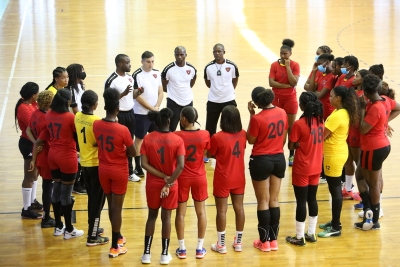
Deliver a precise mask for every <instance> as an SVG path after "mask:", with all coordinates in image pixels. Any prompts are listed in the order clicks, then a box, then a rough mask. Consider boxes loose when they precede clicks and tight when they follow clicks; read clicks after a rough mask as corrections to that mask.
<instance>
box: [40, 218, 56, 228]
mask: <svg viewBox="0 0 400 267" xmlns="http://www.w3.org/2000/svg"><path fill="white" fill-rule="evenodd" d="M55 226H56V221H55V220H54V219H53V218H51V217H49V218H48V219H42V222H41V224H40V227H41V228H52V227H55Z"/></svg>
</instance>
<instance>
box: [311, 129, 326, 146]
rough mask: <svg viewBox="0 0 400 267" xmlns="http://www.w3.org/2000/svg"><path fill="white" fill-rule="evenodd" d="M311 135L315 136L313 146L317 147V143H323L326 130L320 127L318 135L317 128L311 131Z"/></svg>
mask: <svg viewBox="0 0 400 267" xmlns="http://www.w3.org/2000/svg"><path fill="white" fill-rule="evenodd" d="M311 135H312V136H313V144H314V145H315V144H316V143H317V142H318V143H322V141H323V139H324V128H322V126H319V127H318V133H316V131H315V128H314V129H312V130H311Z"/></svg>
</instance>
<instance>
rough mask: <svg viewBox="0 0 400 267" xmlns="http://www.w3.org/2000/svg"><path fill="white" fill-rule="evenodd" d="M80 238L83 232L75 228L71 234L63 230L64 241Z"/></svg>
mask: <svg viewBox="0 0 400 267" xmlns="http://www.w3.org/2000/svg"><path fill="white" fill-rule="evenodd" d="M80 236H83V230H78V229H76V228H75V227H74V230H72V232H68V231H67V230H65V232H64V239H71V238H75V237H80Z"/></svg>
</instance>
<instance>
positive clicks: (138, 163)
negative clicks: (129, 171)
mask: <svg viewBox="0 0 400 267" xmlns="http://www.w3.org/2000/svg"><path fill="white" fill-rule="evenodd" d="M140 168H142V167H141V166H140V156H136V157H135V169H137V170H139V169H140Z"/></svg>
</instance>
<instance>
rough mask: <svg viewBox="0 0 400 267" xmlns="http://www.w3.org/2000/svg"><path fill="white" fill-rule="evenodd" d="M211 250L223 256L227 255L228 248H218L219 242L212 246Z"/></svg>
mask: <svg viewBox="0 0 400 267" xmlns="http://www.w3.org/2000/svg"><path fill="white" fill-rule="evenodd" d="M211 250H213V251H215V252H218V253H221V254H225V253H226V246H218V242H217V243H215V244H212V245H211Z"/></svg>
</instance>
